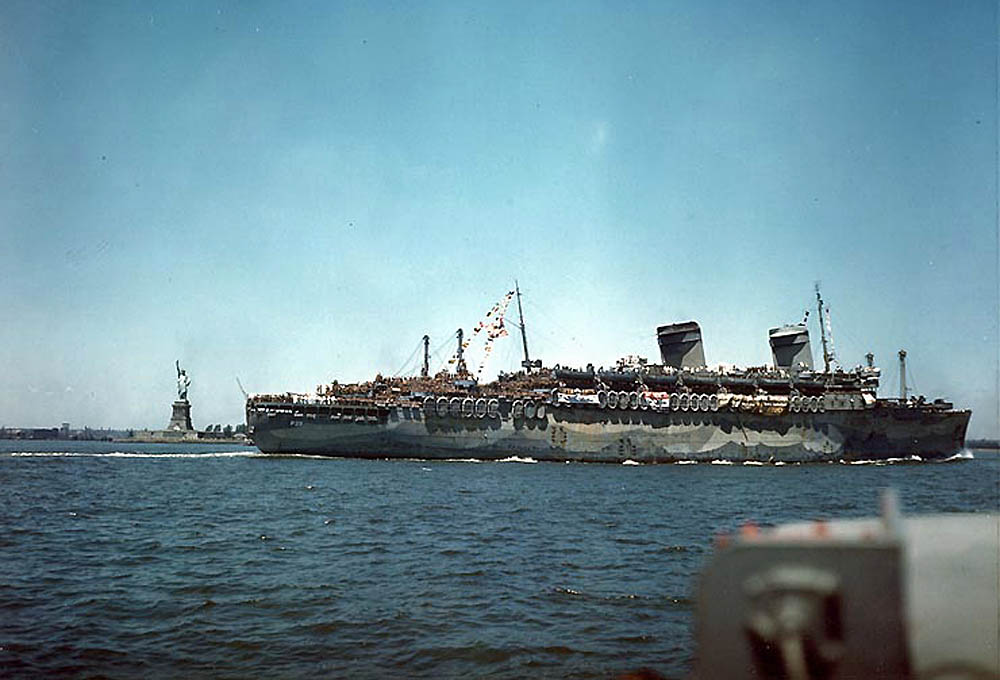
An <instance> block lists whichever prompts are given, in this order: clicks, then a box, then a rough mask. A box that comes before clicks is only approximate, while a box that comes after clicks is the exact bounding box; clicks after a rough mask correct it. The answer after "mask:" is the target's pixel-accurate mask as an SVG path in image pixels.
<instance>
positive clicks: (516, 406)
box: [510, 399, 524, 418]
mask: <svg viewBox="0 0 1000 680" xmlns="http://www.w3.org/2000/svg"><path fill="white" fill-rule="evenodd" d="M510 417H511V418H523V417H524V402H523V401H521V400H520V399H515V400H514V403H513V405H511V407H510Z"/></svg>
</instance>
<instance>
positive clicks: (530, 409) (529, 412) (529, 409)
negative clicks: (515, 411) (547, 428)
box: [524, 401, 535, 420]
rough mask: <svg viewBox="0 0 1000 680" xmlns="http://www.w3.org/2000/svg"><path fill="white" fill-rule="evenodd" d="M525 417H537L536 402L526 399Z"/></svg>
mask: <svg viewBox="0 0 1000 680" xmlns="http://www.w3.org/2000/svg"><path fill="white" fill-rule="evenodd" d="M524 417H525V418H527V419H528V420H531V419H532V418H534V417H535V402H533V401H526V402H524Z"/></svg>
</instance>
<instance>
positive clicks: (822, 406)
mask: <svg viewBox="0 0 1000 680" xmlns="http://www.w3.org/2000/svg"><path fill="white" fill-rule="evenodd" d="M852 405H853V404H852ZM816 410H817V411H819V412H820V413H825V412H826V399H825V398H824V397H816Z"/></svg>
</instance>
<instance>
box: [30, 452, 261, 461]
mask: <svg viewBox="0 0 1000 680" xmlns="http://www.w3.org/2000/svg"><path fill="white" fill-rule="evenodd" d="M10 455H11V456H14V457H18V458H193V459H199V458H266V457H267V455H268V454H266V453H261V452H260V451H212V452H206V453H154V452H145V451H143V452H137V451H107V452H103V453H101V452H89V451H12V452H11V453H10Z"/></svg>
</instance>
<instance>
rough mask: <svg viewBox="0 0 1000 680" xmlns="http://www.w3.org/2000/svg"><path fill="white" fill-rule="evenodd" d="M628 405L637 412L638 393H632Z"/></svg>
mask: <svg viewBox="0 0 1000 680" xmlns="http://www.w3.org/2000/svg"><path fill="white" fill-rule="evenodd" d="M628 405H629V408H632V409H635V410H638V409H639V393H638V392H632V393H631V394H630V395H628Z"/></svg>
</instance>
